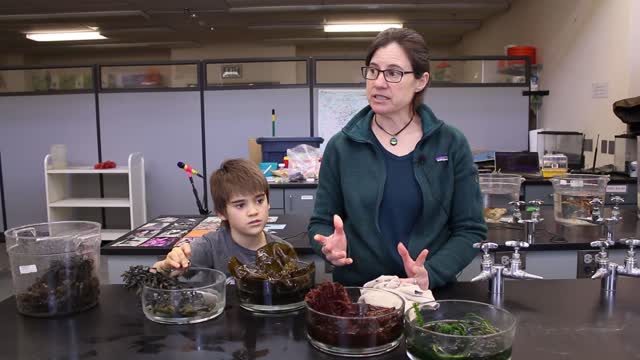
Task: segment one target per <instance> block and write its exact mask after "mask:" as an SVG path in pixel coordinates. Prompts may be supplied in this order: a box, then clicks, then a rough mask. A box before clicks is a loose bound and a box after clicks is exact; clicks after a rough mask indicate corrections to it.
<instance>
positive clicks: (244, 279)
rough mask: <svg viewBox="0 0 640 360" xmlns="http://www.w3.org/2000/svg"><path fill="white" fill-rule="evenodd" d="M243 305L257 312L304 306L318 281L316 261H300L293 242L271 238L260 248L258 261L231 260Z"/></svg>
mask: <svg viewBox="0 0 640 360" xmlns="http://www.w3.org/2000/svg"><path fill="white" fill-rule="evenodd" d="M229 272H230V273H231V275H233V277H234V278H235V283H236V294H237V295H238V300H239V303H240V306H241V307H242V308H244V309H246V310H249V311H252V312H257V313H283V312H290V311H296V310H299V309H302V308H304V306H305V304H304V296H305V295H306V294H307V292H308V291H309V290H310V289H311V288H313V286H314V285H315V274H316V270H315V264H314V263H313V262H310V263H307V262H304V261H300V260H299V259H298V255H297V254H296V252H295V250H294V249H293V247H292V246H291V245H289V244H288V243H285V242H271V243H269V244H267V245H265V246H263V247H261V248H259V249H258V250H257V251H256V261H255V263H251V264H243V263H241V262H240V261H239V260H238V259H237V258H236V257H235V256H234V257H232V258H231V260H230V261H229Z"/></svg>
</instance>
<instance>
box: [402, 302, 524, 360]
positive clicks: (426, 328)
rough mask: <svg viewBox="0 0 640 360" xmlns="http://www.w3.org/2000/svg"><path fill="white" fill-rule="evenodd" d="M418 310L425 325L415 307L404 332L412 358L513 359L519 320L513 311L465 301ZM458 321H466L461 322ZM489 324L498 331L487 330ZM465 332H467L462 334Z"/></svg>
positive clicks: (408, 316) (409, 314)
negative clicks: (513, 347) (512, 350)
mask: <svg viewBox="0 0 640 360" xmlns="http://www.w3.org/2000/svg"><path fill="white" fill-rule="evenodd" d="M418 311H419V313H420V314H421V315H422V320H423V325H422V326H421V325H420V321H419V320H418V317H417V316H416V311H415V309H414V308H410V309H409V310H407V311H406V313H405V323H404V324H405V332H404V334H405V338H406V345H407V355H408V356H409V358H411V359H413V360H418V359H420V360H444V359H457V360H458V359H459V360H472V359H473V360H475V359H482V360H508V359H511V346H512V344H513V337H514V335H515V333H516V323H517V320H516V317H515V316H513V315H512V314H511V313H510V312H508V311H506V310H503V309H500V308H497V307H495V306H493V305H489V304H484V303H480V302H475V301H464V300H442V301H434V302H429V303H426V304H423V305H421V306H419V307H418ZM458 320H464V321H465V322H463V323H459V322H457V321H458ZM483 320H484V321H486V323H483ZM443 326H445V327H446V328H444V327H443ZM453 326H456V327H457V328H456V329H453V328H452V327H453ZM461 327H462V330H461ZM487 327H492V328H493V330H494V331H495V333H491V334H488V333H490V332H492V331H487ZM436 330H438V331H436ZM441 331H447V332H448V333H447V334H445V333H443V332H441ZM460 331H461V332H460ZM469 331H470V332H469ZM461 333H464V334H465V335H459V334H461ZM481 334H485V335H481Z"/></svg>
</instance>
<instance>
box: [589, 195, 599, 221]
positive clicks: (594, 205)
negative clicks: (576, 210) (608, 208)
mask: <svg viewBox="0 0 640 360" xmlns="http://www.w3.org/2000/svg"><path fill="white" fill-rule="evenodd" d="M589 204H591V218H592V219H593V220H594V221H597V220H599V219H601V218H602V216H601V212H600V208H601V207H602V199H600V198H599V197H595V198H593V199H592V200H591V201H589Z"/></svg>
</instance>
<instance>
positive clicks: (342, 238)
mask: <svg viewBox="0 0 640 360" xmlns="http://www.w3.org/2000/svg"><path fill="white" fill-rule="evenodd" d="M333 228H334V231H333V234H331V236H324V235H320V234H316V235H315V236H314V237H313V240H315V241H317V242H319V243H320V244H322V253H323V254H324V256H325V258H326V259H327V261H329V262H330V263H331V264H333V265H334V266H344V265H350V264H352V263H353V259H351V258H348V257H347V235H346V234H345V233H344V224H343V223H342V219H341V218H340V216H338V215H333Z"/></svg>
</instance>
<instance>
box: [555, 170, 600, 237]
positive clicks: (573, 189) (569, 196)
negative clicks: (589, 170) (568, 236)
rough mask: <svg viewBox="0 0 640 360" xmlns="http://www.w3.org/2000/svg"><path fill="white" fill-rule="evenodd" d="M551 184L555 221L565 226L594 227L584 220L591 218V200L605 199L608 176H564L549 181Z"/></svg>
mask: <svg viewBox="0 0 640 360" xmlns="http://www.w3.org/2000/svg"><path fill="white" fill-rule="evenodd" d="M551 183H552V184H553V191H554V193H553V214H554V217H555V220H556V221H557V222H559V223H563V224H567V225H594V224H592V223H590V222H588V221H586V220H584V219H585V218H589V217H590V216H591V203H590V202H591V200H593V198H596V197H597V198H600V200H602V201H603V203H604V199H605V193H606V190H607V183H609V176H608V175H583V174H566V175H561V176H556V177H554V178H552V179H551Z"/></svg>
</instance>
